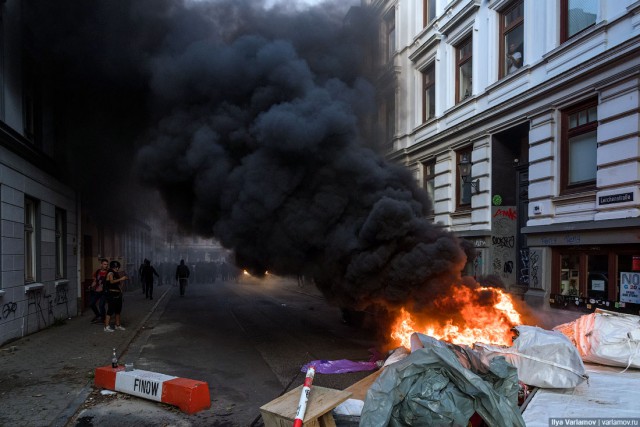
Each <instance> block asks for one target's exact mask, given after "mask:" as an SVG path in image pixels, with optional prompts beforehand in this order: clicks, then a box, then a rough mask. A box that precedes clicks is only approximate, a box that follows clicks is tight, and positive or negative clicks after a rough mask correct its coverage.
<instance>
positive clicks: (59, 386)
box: [0, 285, 177, 427]
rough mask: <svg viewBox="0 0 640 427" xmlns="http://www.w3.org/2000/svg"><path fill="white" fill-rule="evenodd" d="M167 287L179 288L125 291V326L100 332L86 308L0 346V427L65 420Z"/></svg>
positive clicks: (122, 351)
mask: <svg viewBox="0 0 640 427" xmlns="http://www.w3.org/2000/svg"><path fill="white" fill-rule="evenodd" d="M171 291H175V292H177V288H175V287H171V286H166V285H165V286H160V287H157V288H156V297H157V298H156V299H154V300H148V299H145V297H144V295H143V294H142V293H141V292H140V291H139V290H131V291H129V292H126V293H125V297H124V298H125V299H124V305H123V311H122V326H124V327H125V328H126V331H115V332H113V333H108V332H104V330H103V326H102V325H100V324H91V323H90V320H91V318H92V317H93V313H92V312H91V310H86V311H85V312H84V313H83V314H82V315H80V316H77V317H73V318H71V319H67V320H63V321H58V322H56V324H54V325H53V326H50V327H48V328H47V329H45V330H42V331H40V332H36V333H34V334H31V335H28V336H26V337H24V338H21V339H19V340H16V341H13V342H10V343H8V344H5V345H4V346H2V347H0V427H9V426H11V427H15V426H29V427H32V426H34V427H39V426H64V425H65V424H67V421H68V420H69V419H70V418H71V417H72V416H73V415H74V413H75V412H76V411H77V410H78V408H79V407H80V406H81V405H82V404H83V402H84V401H85V400H86V399H87V397H88V396H89V394H90V393H91V392H92V384H93V376H94V372H95V368H96V367H98V366H105V365H109V364H110V363H111V356H112V349H113V348H114V347H115V348H116V352H117V354H118V355H119V356H120V363H124V362H126V360H127V353H126V351H127V348H128V346H129V344H130V343H131V341H132V340H133V339H134V338H135V336H136V335H137V334H138V333H139V332H140V331H141V330H143V329H144V326H145V323H146V321H147V319H148V318H149V316H150V315H151V314H152V313H153V312H154V310H156V309H158V308H161V307H163V305H164V304H165V303H166V301H167V300H168V299H169V298H168V293H169V292H171Z"/></svg>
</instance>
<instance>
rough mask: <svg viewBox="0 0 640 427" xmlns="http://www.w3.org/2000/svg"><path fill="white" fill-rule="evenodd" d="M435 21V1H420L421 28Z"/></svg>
mask: <svg viewBox="0 0 640 427" xmlns="http://www.w3.org/2000/svg"><path fill="white" fill-rule="evenodd" d="M434 19H436V0H422V21H423V26H425V27H426V26H428V25H429V24H431V23H432V22H433V20H434Z"/></svg>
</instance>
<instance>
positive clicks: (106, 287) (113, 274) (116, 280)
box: [89, 258, 128, 332]
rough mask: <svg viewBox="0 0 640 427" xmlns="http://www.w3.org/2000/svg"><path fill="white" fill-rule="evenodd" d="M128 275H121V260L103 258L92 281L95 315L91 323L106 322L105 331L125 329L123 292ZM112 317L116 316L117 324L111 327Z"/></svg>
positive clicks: (91, 288) (91, 303)
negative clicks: (123, 324) (122, 323)
mask: <svg viewBox="0 0 640 427" xmlns="http://www.w3.org/2000/svg"><path fill="white" fill-rule="evenodd" d="M127 279H128V277H127V276H126V275H124V274H123V275H120V262H118V261H115V260H114V261H111V262H109V261H108V260H107V259H105V258H102V259H101V260H100V269H98V270H97V271H96V272H95V274H94V276H93V282H92V283H91V287H90V289H89V291H90V294H91V295H90V298H91V299H90V307H91V310H92V311H93V314H94V315H95V316H94V318H93V319H92V320H91V323H104V331H105V332H114V331H116V330H118V331H124V330H125V328H124V327H123V326H122V325H121V324H120V314H121V313H122V292H123V290H124V288H123V286H124V283H123V282H124V281H125V280H127ZM111 317H114V320H115V325H114V326H113V328H112V327H111Z"/></svg>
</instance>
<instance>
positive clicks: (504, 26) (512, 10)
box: [500, 1, 524, 77]
mask: <svg viewBox="0 0 640 427" xmlns="http://www.w3.org/2000/svg"><path fill="white" fill-rule="evenodd" d="M500 33H501V37H500V57H501V58H502V61H501V62H500V77H504V76H506V75H507V74H511V73H513V72H515V71H517V70H518V69H519V68H520V67H522V60H523V54H524V4H523V2H522V1H519V2H517V3H515V4H513V5H511V6H510V7H509V8H508V9H505V11H504V12H502V13H501V14H500Z"/></svg>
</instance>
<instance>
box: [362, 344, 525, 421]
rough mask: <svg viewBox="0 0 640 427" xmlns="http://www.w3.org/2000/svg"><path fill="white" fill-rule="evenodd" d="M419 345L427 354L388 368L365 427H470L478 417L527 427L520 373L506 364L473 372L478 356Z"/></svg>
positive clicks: (368, 406) (499, 361) (370, 396)
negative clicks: (520, 398) (521, 403)
mask: <svg viewBox="0 0 640 427" xmlns="http://www.w3.org/2000/svg"><path fill="white" fill-rule="evenodd" d="M414 335H416V334H414ZM418 335H422V334H418ZM420 341H421V342H422V343H423V348H418V349H416V350H415V351H414V352H413V353H411V354H410V355H409V356H407V357H406V358H404V359H402V360H400V361H398V362H396V363H393V364H391V365H389V366H387V367H386V368H385V370H384V371H383V372H382V373H381V374H380V376H379V377H378V378H377V380H376V381H375V382H374V383H373V384H372V385H371V387H370V388H369V391H368V392H367V397H366V399H365V402H364V407H363V408H362V414H361V417H360V426H361V427H380V426H386V425H389V426H394V427H395V426H466V425H467V424H468V422H469V419H470V418H471V417H472V416H473V414H474V413H478V414H479V415H480V416H481V417H482V419H483V420H485V421H486V422H487V423H488V424H489V425H492V426H498V427H500V426H504V427H521V426H522V427H524V425H525V424H524V421H523V419H522V416H521V414H520V411H519V409H518V406H517V392H518V377H517V372H516V370H515V368H514V367H512V366H510V365H509V364H508V363H507V362H506V361H505V360H504V358H494V359H493V360H491V361H489V362H488V365H483V367H482V372H479V371H478V372H474V371H473V369H470V368H472V366H473V365H474V364H475V362H477V361H480V360H481V357H476V356H475V355H474V356H473V357H474V359H475V362H471V361H470V360H468V359H467V357H466V354H473V353H474V352H473V350H471V349H469V348H463V347H460V346H455V345H453V344H447V343H444V342H442V341H438V340H436V339H434V338H431V337H428V336H426V335H422V336H421V337H420ZM460 359H462V360H463V361H465V359H466V361H465V363H464V364H463V363H461V361H460ZM465 365H467V366H468V367H465Z"/></svg>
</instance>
